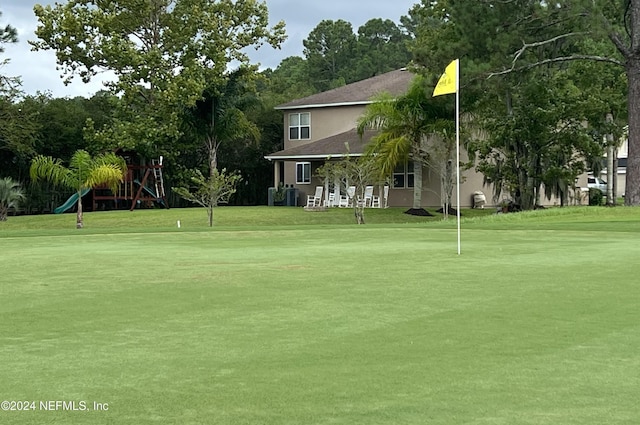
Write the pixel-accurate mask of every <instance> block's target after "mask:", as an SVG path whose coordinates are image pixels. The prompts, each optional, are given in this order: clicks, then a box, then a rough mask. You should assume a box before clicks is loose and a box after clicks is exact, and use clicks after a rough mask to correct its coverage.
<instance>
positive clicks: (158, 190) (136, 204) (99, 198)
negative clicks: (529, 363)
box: [53, 152, 169, 214]
mask: <svg viewBox="0 0 640 425" xmlns="http://www.w3.org/2000/svg"><path fill="white" fill-rule="evenodd" d="M119 155H120V156H122V157H123V158H124V159H125V161H126V163H127V172H126V174H125V176H124V180H123V182H122V183H121V184H120V187H119V188H118V190H117V192H116V193H113V192H112V191H111V189H109V188H108V187H106V186H98V187H96V188H95V189H93V190H91V189H85V190H84V191H82V197H85V196H88V195H91V198H92V202H91V205H92V209H91V210H92V211H98V210H100V209H124V208H129V210H130V211H133V210H134V209H135V208H151V207H153V206H154V204H155V205H159V206H161V207H163V208H169V204H168V203H167V198H166V194H165V190H164V180H163V178H162V167H163V166H162V156H161V157H160V158H159V159H157V160H156V159H154V160H152V161H151V163H150V164H147V163H142V165H136V164H135V163H134V162H135V160H136V159H137V155H136V154H135V153H130V152H122V153H119ZM90 192H91V193H90ZM77 202H78V194H77V193H74V194H73V195H71V196H70V197H69V199H67V201H66V202H65V203H64V204H62V205H60V206H59V207H58V208H56V209H55V210H54V211H53V212H54V213H56V214H60V213H63V212H66V211H69V210H71V209H73V208H74V207H75V206H76V205H77Z"/></svg>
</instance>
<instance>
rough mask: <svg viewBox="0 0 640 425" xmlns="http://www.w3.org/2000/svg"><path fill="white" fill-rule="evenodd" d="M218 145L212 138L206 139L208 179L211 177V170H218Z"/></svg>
mask: <svg viewBox="0 0 640 425" xmlns="http://www.w3.org/2000/svg"><path fill="white" fill-rule="evenodd" d="M219 147H220V143H218V142H217V140H216V138H215V137H214V136H209V137H208V138H207V151H208V152H207V153H208V154H209V177H213V170H217V169H218V148H219Z"/></svg>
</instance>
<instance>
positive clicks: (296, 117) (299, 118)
mask: <svg viewBox="0 0 640 425" xmlns="http://www.w3.org/2000/svg"><path fill="white" fill-rule="evenodd" d="M310 122H311V114H309V112H302V113H299V114H289V140H308V139H309V138H311V126H310Z"/></svg>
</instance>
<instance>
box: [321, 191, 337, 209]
mask: <svg viewBox="0 0 640 425" xmlns="http://www.w3.org/2000/svg"><path fill="white" fill-rule="evenodd" d="M324 206H325V207H329V208H330V207H335V206H336V192H335V191H334V192H329V196H327V198H326V199H325V200H324Z"/></svg>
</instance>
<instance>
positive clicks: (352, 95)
mask: <svg viewBox="0 0 640 425" xmlns="http://www.w3.org/2000/svg"><path fill="white" fill-rule="evenodd" d="M414 75H415V74H413V73H412V72H410V71H408V70H406V69H405V68H403V69H398V70H396V71H391V72H387V73H385V74H380V75H376V76H375V77H371V78H367V79H366V80H362V81H358V82H355V83H351V84H347V85H346V86H342V87H338V88H335V89H333V90H329V91H325V92H322V93H317V94H313V95H311V96H307V97H303V98H302V99H295V100H292V101H291V102H287V103H284V104H282V105H278V106H276V109H294V108H302V107H304V108H321V107H326V106H332V105H336V104H366V103H370V101H371V98H372V97H373V96H374V95H376V94H379V93H382V92H388V93H390V94H391V95H392V96H399V95H401V94H404V93H405V92H406V91H407V88H408V87H409V83H410V82H411V79H412V78H413V77H414Z"/></svg>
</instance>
